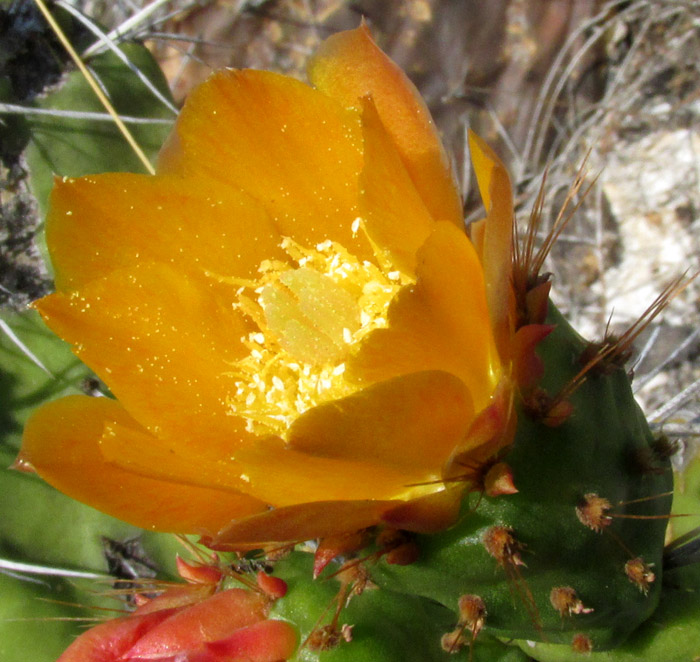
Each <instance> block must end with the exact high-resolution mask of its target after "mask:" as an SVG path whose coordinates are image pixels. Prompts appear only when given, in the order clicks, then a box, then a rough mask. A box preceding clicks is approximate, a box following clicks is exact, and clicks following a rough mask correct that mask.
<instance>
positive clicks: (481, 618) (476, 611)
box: [458, 595, 486, 639]
mask: <svg viewBox="0 0 700 662" xmlns="http://www.w3.org/2000/svg"><path fill="white" fill-rule="evenodd" d="M458 605H459V623H460V625H465V626H466V629H468V630H469V631H470V632H471V633H472V637H473V638H474V639H476V636H477V635H478V634H479V632H481V629H482V628H483V627H484V623H485V622H486V604H485V603H484V601H483V600H482V599H481V597H480V596H478V595H462V596H460V598H459V603H458Z"/></svg>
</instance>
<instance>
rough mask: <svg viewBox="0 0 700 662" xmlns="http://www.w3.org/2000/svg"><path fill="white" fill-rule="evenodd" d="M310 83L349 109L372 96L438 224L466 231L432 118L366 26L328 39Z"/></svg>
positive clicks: (318, 53)
mask: <svg viewBox="0 0 700 662" xmlns="http://www.w3.org/2000/svg"><path fill="white" fill-rule="evenodd" d="M309 79H310V80H311V82H312V83H313V84H314V85H315V86H316V87H317V88H318V89H319V90H321V91H322V92H325V93H326V94H328V95H329V96H331V97H333V98H334V99H337V100H338V101H340V103H341V104H343V106H345V107H351V106H355V107H357V106H358V105H359V101H360V99H362V98H364V97H366V96H368V95H369V96H371V97H372V99H373V100H374V102H375V104H376V106H377V110H378V111H379V116H380V117H381V120H382V122H383V124H384V126H385V127H386V128H387V130H388V132H389V135H390V136H391V138H392V140H393V141H394V143H395V144H396V146H397V148H398V150H399V153H400V154H401V158H402V160H403V162H404V163H405V165H406V169H407V170H408V172H409V173H410V176H411V179H412V180H413V182H414V183H415V186H416V188H417V189H418V192H419V193H420V196H421V198H422V199H423V202H424V203H425V206H426V207H427V208H428V210H429V211H430V213H431V215H432V216H433V218H435V219H436V220H445V221H451V222H453V223H455V224H456V225H458V226H460V227H461V225H462V222H463V215H462V204H461V201H460V199H459V194H458V193H457V189H456V186H455V183H454V179H453V177H452V172H451V169H450V165H449V160H448V158H447V156H446V154H445V151H444V149H443V147H442V144H441V142H440V138H439V136H438V133H437V131H436V129H435V125H434V124H433V120H432V118H431V117H430V112H429V111H428V108H427V106H426V105H425V102H424V101H423V100H422V98H421V97H420V95H419V94H418V91H417V90H416V88H415V86H414V85H413V84H412V83H411V81H409V80H408V78H407V77H406V75H405V74H404V73H403V71H401V69H400V68H399V67H398V66H397V65H396V64H394V63H393V62H392V61H391V60H390V59H389V58H388V57H387V56H386V55H385V54H384V53H383V52H382V51H381V50H380V49H379V48H378V47H377V45H376V44H375V43H374V41H373V40H372V37H371V35H370V33H369V30H368V29H367V27H366V26H365V25H364V24H363V25H361V26H360V27H359V28H357V29H356V30H349V31H347V32H340V33H338V34H335V35H333V36H331V37H329V38H328V39H326V41H324V42H323V44H321V46H320V47H319V49H318V50H317V51H316V54H315V55H314V56H313V57H312V58H311V61H310V65H309Z"/></svg>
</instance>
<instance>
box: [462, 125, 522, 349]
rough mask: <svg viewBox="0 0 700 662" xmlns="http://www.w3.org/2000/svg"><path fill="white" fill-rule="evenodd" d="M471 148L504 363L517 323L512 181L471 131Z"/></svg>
mask: <svg viewBox="0 0 700 662" xmlns="http://www.w3.org/2000/svg"><path fill="white" fill-rule="evenodd" d="M469 149H470V150H471V159H472V164H473V165H474V172H475V173H476V179H477V182H478V184H479V191H480V193H481V198H482V200H483V201H484V207H485V208H486V214H487V218H486V222H485V224H484V227H483V228H482V230H483V236H482V237H481V239H480V241H479V242H478V243H479V244H480V245H481V246H482V247H483V248H482V250H483V252H482V253H481V261H482V263H483V265H484V276H485V278H486V296H487V299H488V302H489V311H490V314H491V323H492V325H493V329H494V334H495V336H496V345H497V347H498V351H499V354H500V356H501V358H502V359H504V361H507V360H508V359H509V358H510V339H511V335H512V333H513V328H514V321H515V297H514V294H513V288H512V250H513V249H512V244H513V223H514V222H515V216H514V212H513V191H512V188H511V185H510V178H509V177H508V172H507V170H506V169H505V166H504V165H503V163H501V160H500V159H499V158H498V156H496V154H495V152H494V151H493V150H492V149H491V148H490V147H489V146H488V145H487V144H486V143H485V142H484V141H483V140H482V139H481V138H479V136H477V135H476V134H475V133H473V132H472V131H470V132H469Z"/></svg>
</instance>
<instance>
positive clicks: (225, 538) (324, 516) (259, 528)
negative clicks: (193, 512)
mask: <svg viewBox="0 0 700 662" xmlns="http://www.w3.org/2000/svg"><path fill="white" fill-rule="evenodd" d="M393 506H396V502H395V501H316V502H314V503H302V504H299V505H296V506H288V507H286V508H277V509H275V510H271V511H268V512H266V513H261V514H259V515H253V516H252V517H248V518H246V519H241V520H236V521H234V522H231V524H229V525H228V526H226V527H224V528H223V529H222V530H221V531H220V532H219V534H218V535H217V536H216V537H215V538H214V541H213V542H214V543H221V544H232V545H235V544H236V543H246V544H248V543H267V542H297V541H298V542H301V541H304V540H311V539H312V538H325V537H327V536H331V535H335V534H337V533H347V532H349V531H359V530H360V529H365V528H367V527H368V526H372V525H374V524H377V523H378V522H379V521H380V519H381V516H382V514H383V513H384V512H385V511H387V510H388V509H390V508H392V507H393Z"/></svg>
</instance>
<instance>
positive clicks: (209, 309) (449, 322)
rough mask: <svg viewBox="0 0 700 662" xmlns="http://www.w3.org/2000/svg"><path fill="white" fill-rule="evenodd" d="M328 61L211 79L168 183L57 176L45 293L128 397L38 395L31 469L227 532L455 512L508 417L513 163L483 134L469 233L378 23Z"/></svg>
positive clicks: (179, 128)
mask: <svg viewBox="0 0 700 662" xmlns="http://www.w3.org/2000/svg"><path fill="white" fill-rule="evenodd" d="M309 78H310V82H311V84H312V85H311V86H309V85H306V84H304V83H301V82H299V81H297V80H294V79H291V78H288V77H284V76H281V75H277V74H273V73H269V72H262V71H246V70H244V71H231V70H228V71H222V72H219V73H216V74H215V75H213V76H212V77H211V78H210V79H209V80H208V81H207V82H205V83H204V84H203V85H202V86H200V87H199V88H197V89H196V90H195V91H194V92H193V93H192V94H191V96H190V97H189V99H188V101H187V103H186V105H185V107H184V109H183V110H182V113H181V114H180V117H179V119H178V121H177V124H176V127H175V129H174V131H173V133H172V136H171V138H170V139H169V140H168V142H167V144H166V145H165V146H164V148H163V150H162V153H161V156H160V160H159V164H158V172H157V174H156V175H155V176H146V175H132V174H116V173H112V174H105V175H95V176H89V177H84V178H81V179H59V180H57V182H56V186H55V188H54V191H53V194H52V197H51V206H50V212H49V215H48V220H47V241H48V244H49V248H50V252H51V257H52V261H53V263H54V267H55V272H56V288H57V291H56V293H55V294H52V295H50V296H48V297H46V298H44V299H41V300H40V301H38V302H37V303H36V304H35V306H36V308H37V309H38V310H39V312H40V313H41V315H42V317H43V318H44V320H45V321H46V323H47V324H48V326H49V327H51V329H53V330H54V331H55V332H56V333H57V334H58V335H60V336H61V337H62V338H64V339H65V340H67V341H68V342H69V343H71V344H72V345H73V348H74V351H75V353H76V354H77V355H78V356H79V357H80V358H81V359H82V360H83V361H84V362H85V363H87V364H88V365H89V366H90V367H91V368H92V369H93V370H94V371H95V372H96V373H97V374H98V375H99V376H100V377H101V378H102V379H103V380H104V382H105V383H106V384H107V385H108V386H109V388H110V389H111V391H112V393H113V394H114V395H115V396H116V399H115V400H113V399H108V398H90V397H87V396H74V397H68V398H64V399H61V400H58V401H55V402H51V403H49V404H47V405H45V406H44V407H42V408H41V409H39V410H38V411H37V412H36V413H35V415H34V416H33V418H32V419H31V420H30V421H29V423H28V425H27V428H26V431H25V435H24V443H23V448H22V451H21V454H20V458H19V464H20V465H24V466H25V467H28V468H33V469H35V470H36V471H37V472H38V473H39V474H40V475H41V476H43V477H44V479H45V480H47V481H48V482H49V483H51V484H52V485H54V486H56V487H57V488H58V489H60V490H62V491H63V492H65V493H67V494H69V495H71V496H73V497H74V498H76V499H78V500H81V501H84V502H86V503H88V504H90V505H92V506H94V507H96V508H99V509H100V510H103V511H105V512H107V513H110V514H112V515H114V516H116V517H119V518H121V519H123V520H126V521H129V522H131V523H134V524H136V525H139V526H142V527H145V528H151V529H157V530H164V531H177V532H184V533H195V532H196V533H201V534H204V535H206V536H209V537H210V538H211V539H212V540H213V541H214V543H217V542H218V543H222V544H235V543H264V542H273V541H297V540H305V539H309V538H314V537H325V536H331V535H336V534H342V533H344V532H351V531H356V530H359V529H362V528H365V527H367V526H371V525H374V524H377V523H380V522H387V523H390V524H391V525H392V526H395V527H398V528H402V529H408V530H413V531H419V532H430V531H434V530H438V529H440V528H443V527H445V526H448V525H449V524H450V523H452V522H453V521H454V518H455V517H456V514H457V511H458V508H459V502H460V497H461V495H462V493H463V491H464V488H465V486H467V485H468V484H469V483H468V471H467V470H466V469H465V467H470V466H471V468H472V470H473V469H474V467H478V466H480V465H483V463H484V462H485V461H487V460H488V459H489V458H490V457H491V456H493V455H494V453H495V452H496V451H498V450H499V449H500V448H501V447H502V446H503V445H505V444H507V443H508V442H509V437H510V434H511V433H512V428H513V416H512V414H511V399H512V398H511V393H512V387H511V375H512V374H513V371H512V369H511V367H510V365H511V362H512V361H511V356H510V353H511V349H510V347H511V338H512V335H513V330H512V326H513V321H512V320H513V304H512V293H511V291H510V288H511V285H510V282H511V279H510V274H511V272H510V269H511V227H512V219H513V210H512V195H511V191H510V184H509V181H508V176H507V174H506V172H505V169H504V168H503V166H502V164H501V163H500V162H499V161H498V159H497V158H496V157H495V155H494V154H493V153H492V152H491V151H490V150H489V148H488V147H486V146H485V145H484V144H483V143H482V142H481V141H480V140H479V139H478V138H476V137H472V141H471V144H472V156H473V160H474V166H475V170H476V173H477V177H478V180H479V186H480V189H481V193H482V197H483V198H484V202H485V205H486V208H487V218H486V220H485V221H484V222H483V223H482V224H480V225H479V226H478V231H477V233H476V234H475V236H474V243H472V241H471V240H470V239H469V238H468V237H467V234H466V233H465V230H464V227H463V217H462V208H461V202H460V198H459V194H458V192H457V189H456V187H455V184H454V181H453V177H452V173H451V170H450V166H449V162H448V159H447V157H446V155H445V152H444V149H443V147H442V145H441V143H440V140H439V137H438V134H437V132H436V130H435V127H434V125H433V122H432V120H431V118H430V115H429V113H428V110H427V108H426V106H425V104H424V103H423V101H422V100H421V99H420V97H419V96H418V93H417V91H416V90H415V88H414V87H413V86H412V84H411V83H410V82H409V81H408V79H407V78H406V76H405V75H404V74H403V73H402V72H401V70H400V69H399V68H398V67H397V66H396V65H395V64H394V63H392V62H391V61H390V60H389V59H388V58H387V56H386V55H385V54H384V53H382V51H381V50H379V48H378V47H377V46H376V45H375V44H374V42H373V41H372V39H371V36H370V34H369V32H368V30H367V28H366V27H365V26H361V27H360V28H358V29H356V30H352V31H349V32H343V33H339V34H336V35H334V36H332V37H331V38H330V39H328V40H327V41H326V42H325V43H323V44H322V45H321V47H320V49H319V50H318V52H317V53H316V55H315V56H314V58H313V59H312V61H311V64H310V68H309ZM457 474H459V475H462V474H464V475H465V478H464V480H463V481H456V480H451V479H449V477H450V476H452V477H454V476H455V475H457Z"/></svg>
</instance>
